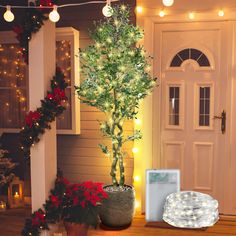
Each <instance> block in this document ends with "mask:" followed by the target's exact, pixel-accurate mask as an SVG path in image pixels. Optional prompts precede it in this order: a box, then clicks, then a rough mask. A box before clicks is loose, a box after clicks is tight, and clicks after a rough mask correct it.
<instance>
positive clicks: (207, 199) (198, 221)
mask: <svg viewBox="0 0 236 236" xmlns="http://www.w3.org/2000/svg"><path fill="white" fill-rule="evenodd" d="M218 219H219V212H218V202H217V201H216V200H215V199H213V198H212V197H211V196H209V195H207V194H203V193H199V192H192V191H186V192H179V193H172V194H170V195H169V196H168V197H167V198H166V203H165V206H164V214H163V220H164V221H166V222H167V223H168V224H170V225H172V226H175V227H179V228H202V227H208V226H212V225H214V224H215V223H216V222H217V221H218Z"/></svg>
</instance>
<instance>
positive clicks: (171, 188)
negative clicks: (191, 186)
mask: <svg viewBox="0 0 236 236" xmlns="http://www.w3.org/2000/svg"><path fill="white" fill-rule="evenodd" d="M179 191H180V171H179V170H167V169H162V170H147V171H146V214H145V215H146V221H148V222H152V221H162V216H163V211H164V205H165V201H166V197H167V196H168V195H169V194H171V193H175V192H179Z"/></svg>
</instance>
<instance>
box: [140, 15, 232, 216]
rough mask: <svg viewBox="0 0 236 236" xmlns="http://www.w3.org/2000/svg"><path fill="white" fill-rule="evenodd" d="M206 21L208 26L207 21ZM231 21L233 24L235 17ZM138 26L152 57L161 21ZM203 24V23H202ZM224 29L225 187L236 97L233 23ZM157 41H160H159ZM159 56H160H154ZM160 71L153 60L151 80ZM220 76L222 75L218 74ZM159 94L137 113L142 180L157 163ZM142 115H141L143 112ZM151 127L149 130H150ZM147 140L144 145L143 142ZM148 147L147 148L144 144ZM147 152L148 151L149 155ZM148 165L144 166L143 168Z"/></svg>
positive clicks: (146, 21) (152, 19)
mask: <svg viewBox="0 0 236 236" xmlns="http://www.w3.org/2000/svg"><path fill="white" fill-rule="evenodd" d="M205 19H208V20H207V21H208V22H209V18H207V17H206V18H205ZM234 19H235V20H236V18H235V16H234ZM212 21H216V20H214V19H213V20H212ZM137 22H138V25H139V26H140V27H141V28H143V29H144V32H145V35H148V37H145V38H144V41H143V42H141V43H142V44H143V45H144V47H145V49H146V52H147V54H148V55H151V56H154V43H155V42H154V34H155V32H154V26H155V24H158V23H163V20H160V18H157V17H139V18H138V19H137ZM171 22H172V23H176V22H183V23H184V22H188V21H186V20H185V21H184V20H181V21H180V20H179V18H178V19H177V18H176V19H175V20H173V18H172V19H171ZM203 22H204V20H203ZM225 28H226V29H225V30H226V33H227V34H226V35H225V36H224V38H223V39H222V40H226V41H225V42H226V43H225V44H226V45H231V46H229V47H228V49H227V50H228V53H227V69H226V70H227V71H224V75H226V77H227V78H226V79H225V82H226V83H227V84H226V88H227V96H226V101H225V104H226V111H227V123H226V125H227V126H226V129H227V132H226V134H225V135H226V140H228V142H226V143H225V144H224V145H225V146H226V150H227V151H226V153H225V157H224V159H225V160H224V162H225V165H226V167H227V169H228V168H229V170H230V171H228V172H227V173H225V176H223V177H222V181H223V182H224V183H228V182H229V180H230V178H231V179H232V173H233V172H235V171H234V169H233V166H232V163H233V162H236V160H233V156H234V154H236V132H233V130H236V122H234V121H235V120H236V96H233V95H234V94H236V73H233V71H232V68H233V67H235V64H236V22H235V21H234V20H232V21H230V22H229V21H228V22H227V25H226V27H225ZM160 38H161V37H160ZM158 54H159V55H161V52H159V53H158ZM159 68H161V60H155V64H154V65H153V76H154V77H157V78H161V77H162V75H161V72H160V70H159ZM222 73H223V72H222ZM161 97H162V94H161V90H160V88H156V91H155V93H154V94H153V95H152V96H150V98H149V99H148V100H146V101H144V103H143V106H142V108H141V110H142V111H143V112H142V113H144V114H145V115H144V114H143V115H142V119H143V126H142V128H141V131H142V132H143V133H144V137H143V138H144V139H146V142H145V143H146V144H145V145H143V147H142V153H143V154H145V153H149V155H148V156H147V155H145V159H144V160H143V165H142V167H143V171H142V173H143V174H142V175H143V176H142V179H145V177H144V175H145V170H146V169H153V168H158V167H160V161H161V153H160V150H161V135H160V133H161V128H160V127H161V126H160V114H161V110H160V109H161V106H160V104H161ZM144 111H145V112H144ZM153 114H155V119H153ZM150 124H151V128H150ZM154 130H155V132H156V133H158V134H159V135H154V132H153V131H154ZM147 140H148V142H147ZM147 143H148V144H147ZM150 150H151V151H150ZM144 163H148V164H144ZM224 197H225V199H226V201H230V200H232V199H231V198H230V194H229V192H225V196H224ZM144 206H145V182H144V181H143V182H142V211H143V212H145V208H144Z"/></svg>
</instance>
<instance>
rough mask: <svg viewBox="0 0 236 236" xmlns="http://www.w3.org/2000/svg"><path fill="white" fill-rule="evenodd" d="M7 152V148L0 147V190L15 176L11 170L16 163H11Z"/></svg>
mask: <svg viewBox="0 0 236 236" xmlns="http://www.w3.org/2000/svg"><path fill="white" fill-rule="evenodd" d="M7 154H8V151H7V150H3V149H0V190H1V188H3V187H4V186H5V185H7V184H8V183H10V182H11V181H12V180H13V178H14V176H15V175H14V174H13V173H12V170H13V169H14V168H15V167H16V165H17V164H16V163H13V162H12V161H11V159H10V158H8V157H7Z"/></svg>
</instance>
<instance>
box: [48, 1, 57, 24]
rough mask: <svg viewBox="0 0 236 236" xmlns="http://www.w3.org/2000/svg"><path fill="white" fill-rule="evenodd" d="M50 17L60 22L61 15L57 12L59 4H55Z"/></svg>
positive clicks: (53, 20)
mask: <svg viewBox="0 0 236 236" xmlns="http://www.w3.org/2000/svg"><path fill="white" fill-rule="evenodd" d="M49 19H50V21H52V22H58V21H59V20H60V15H59V13H58V12H57V6H56V5H54V6H53V10H52V11H51V12H50V14H49Z"/></svg>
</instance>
